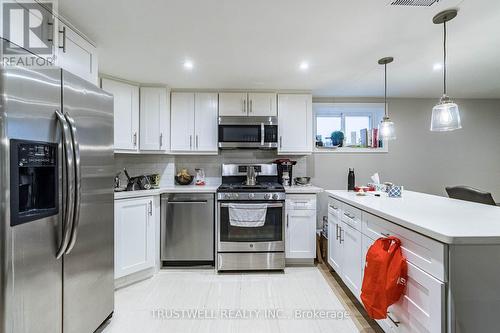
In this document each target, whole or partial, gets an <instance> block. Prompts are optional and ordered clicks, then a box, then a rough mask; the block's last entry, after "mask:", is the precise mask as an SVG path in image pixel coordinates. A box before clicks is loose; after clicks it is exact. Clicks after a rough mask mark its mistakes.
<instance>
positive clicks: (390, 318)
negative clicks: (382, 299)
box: [387, 311, 401, 327]
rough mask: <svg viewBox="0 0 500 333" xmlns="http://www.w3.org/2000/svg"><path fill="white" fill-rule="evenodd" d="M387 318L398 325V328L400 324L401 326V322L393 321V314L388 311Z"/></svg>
mask: <svg viewBox="0 0 500 333" xmlns="http://www.w3.org/2000/svg"><path fill="white" fill-rule="evenodd" d="M387 318H389V320H390V321H392V323H393V324H394V325H396V327H399V324H401V322H400V321H399V320H394V319H392V317H391V313H390V312H389V311H387Z"/></svg>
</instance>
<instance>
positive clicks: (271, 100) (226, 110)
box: [219, 92, 277, 117]
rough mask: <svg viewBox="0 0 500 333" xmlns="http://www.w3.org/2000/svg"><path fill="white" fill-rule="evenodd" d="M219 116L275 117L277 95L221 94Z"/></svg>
mask: <svg viewBox="0 0 500 333" xmlns="http://www.w3.org/2000/svg"><path fill="white" fill-rule="evenodd" d="M219 116H240V117H241V116H243V117H245V116H267V117H275V116H277V112H276V94H275V93H246V92H243V93H241V92H224V93H220V94H219Z"/></svg>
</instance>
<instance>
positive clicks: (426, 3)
mask: <svg viewBox="0 0 500 333" xmlns="http://www.w3.org/2000/svg"><path fill="white" fill-rule="evenodd" d="M436 2H439V0H393V1H391V6H414V7H430V6H432V5H433V4H435V3H436Z"/></svg>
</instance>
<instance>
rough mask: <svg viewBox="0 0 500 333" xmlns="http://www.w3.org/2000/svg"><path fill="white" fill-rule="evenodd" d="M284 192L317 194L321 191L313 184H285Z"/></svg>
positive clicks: (321, 190)
mask: <svg viewBox="0 0 500 333" xmlns="http://www.w3.org/2000/svg"><path fill="white" fill-rule="evenodd" d="M285 192H286V193H289V194H318V193H321V192H323V189H322V188H321V187H317V186H314V185H307V186H297V185H293V186H285Z"/></svg>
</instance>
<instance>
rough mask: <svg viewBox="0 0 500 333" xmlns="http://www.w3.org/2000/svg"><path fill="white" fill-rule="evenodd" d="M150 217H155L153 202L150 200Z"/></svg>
mask: <svg viewBox="0 0 500 333" xmlns="http://www.w3.org/2000/svg"><path fill="white" fill-rule="evenodd" d="M149 216H153V201H152V200H149Z"/></svg>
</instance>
